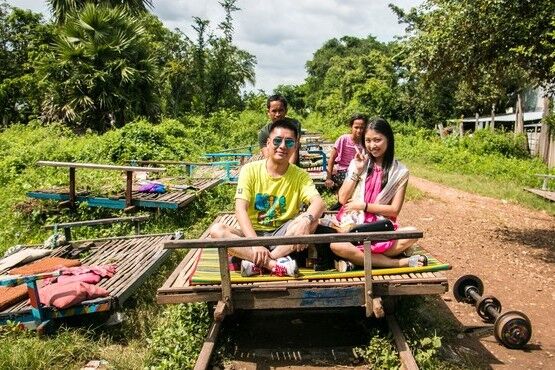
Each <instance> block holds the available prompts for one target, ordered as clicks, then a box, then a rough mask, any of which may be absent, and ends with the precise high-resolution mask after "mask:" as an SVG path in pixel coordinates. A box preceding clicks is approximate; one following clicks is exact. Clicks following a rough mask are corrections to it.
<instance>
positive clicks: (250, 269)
mask: <svg viewBox="0 0 555 370" xmlns="http://www.w3.org/2000/svg"><path fill="white" fill-rule="evenodd" d="M253 275H262V269H261V268H260V267H258V266H256V265H255V264H254V263H252V262H251V261H247V260H243V261H241V276H253Z"/></svg>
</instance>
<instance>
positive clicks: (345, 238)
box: [164, 230, 423, 249]
mask: <svg viewBox="0 0 555 370" xmlns="http://www.w3.org/2000/svg"><path fill="white" fill-rule="evenodd" d="M422 236H423V234H422V232H420V231H411V230H403V231H379V232H361V233H336V234H317V235H297V236H264V237H249V238H225V239H189V240H176V241H170V242H167V243H165V244H164V248H168V249H180V248H221V247H251V246H260V245H274V244H275V243H276V242H279V243H280V244H284V245H286V244H315V243H332V242H352V241H357V240H363V241H380V240H382V241H383V240H394V239H417V238H421V237H422Z"/></svg>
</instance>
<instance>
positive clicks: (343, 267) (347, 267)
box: [335, 260, 355, 272]
mask: <svg viewBox="0 0 555 370" xmlns="http://www.w3.org/2000/svg"><path fill="white" fill-rule="evenodd" d="M335 269H336V270H337V271H338V272H347V271H353V270H354V269H355V265H354V264H353V263H352V262H351V261H346V260H336V261H335Z"/></svg>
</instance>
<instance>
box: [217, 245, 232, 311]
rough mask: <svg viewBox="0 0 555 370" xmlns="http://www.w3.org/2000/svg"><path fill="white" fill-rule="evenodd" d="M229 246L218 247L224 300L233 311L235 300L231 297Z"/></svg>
mask: <svg viewBox="0 0 555 370" xmlns="http://www.w3.org/2000/svg"><path fill="white" fill-rule="evenodd" d="M227 258H228V257H227V248H225V247H224V248H220V249H218V260H219V263H220V276H221V278H222V283H221V285H222V300H223V302H224V304H225V305H226V306H227V309H228V310H229V312H233V303H232V302H233V301H232V297H231V277H230V276H229V266H228V260H227Z"/></svg>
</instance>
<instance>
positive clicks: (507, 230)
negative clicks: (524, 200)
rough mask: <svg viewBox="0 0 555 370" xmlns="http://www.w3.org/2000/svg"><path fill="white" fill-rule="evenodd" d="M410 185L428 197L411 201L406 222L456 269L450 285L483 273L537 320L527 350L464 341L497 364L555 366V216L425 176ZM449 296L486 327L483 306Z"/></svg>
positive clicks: (462, 313) (465, 319)
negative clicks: (480, 313)
mask: <svg viewBox="0 0 555 370" xmlns="http://www.w3.org/2000/svg"><path fill="white" fill-rule="evenodd" d="M410 183H411V184H412V185H413V186H415V187H416V188H418V189H420V190H421V191H423V192H425V193H426V196H425V197H423V198H422V199H419V200H417V201H414V202H407V203H406V204H405V206H404V208H403V212H402V214H401V219H400V222H401V225H413V226H416V227H417V228H418V229H420V230H422V231H423V232H424V238H423V239H422V240H421V241H420V242H419V243H420V244H421V245H422V246H423V247H424V248H425V249H427V250H429V251H430V252H431V253H432V254H434V255H435V256H436V257H438V258H439V259H440V260H442V261H445V262H448V263H450V264H451V265H452V266H453V268H452V270H450V271H447V276H448V278H449V283H450V285H451V286H452V284H454V283H455V281H456V280H457V278H458V277H460V276H462V275H466V274H473V275H477V276H479V277H480V278H481V279H482V281H483V282H484V293H485V294H486V295H488V294H491V295H494V296H495V297H497V298H498V299H499V300H500V301H501V303H502V306H503V312H506V311H511V310H518V311H522V312H523V313H525V314H526V315H527V316H528V317H529V318H530V320H531V322H532V328H533V334H532V339H531V341H530V343H529V344H528V346H527V348H525V349H524V350H509V349H506V348H505V347H503V346H501V345H499V344H498V343H497V342H496V341H495V338H494V337H493V336H487V337H484V338H482V339H480V340H479V346H478V347H477V348H476V346H475V345H474V346H473V345H472V342H476V339H472V338H470V337H468V336H465V337H462V338H461V345H463V346H464V345H468V347H470V348H473V351H477V352H475V353H476V354H477V355H478V356H481V357H482V358H483V359H486V361H487V362H488V365H490V366H491V367H492V368H505V369H555V323H554V321H555V305H554V304H555V290H554V289H553V282H554V279H555V276H554V272H555V265H554V264H555V217H553V216H550V215H549V214H547V213H546V212H541V211H534V210H530V209H527V208H524V207H521V206H519V205H515V204H511V203H509V202H506V201H503V200H498V199H492V198H487V197H483V196H479V195H475V194H470V193H467V192H464V191H460V190H456V189H453V188H449V187H446V186H443V185H439V184H436V183H433V182H430V181H427V180H423V179H419V178H414V177H412V178H411V181H410ZM442 298H443V301H444V302H445V304H446V306H447V307H448V309H449V310H450V311H451V313H452V314H453V316H454V317H455V318H456V319H457V320H458V321H459V322H460V323H461V325H462V326H464V327H471V326H479V325H483V322H482V321H481V319H480V318H479V316H478V315H477V314H476V311H475V308H474V307H473V306H470V305H468V304H464V303H458V302H456V300H455V299H454V297H453V293H452V292H451V291H449V292H448V293H446V294H445V295H444V296H443V297H442Z"/></svg>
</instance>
